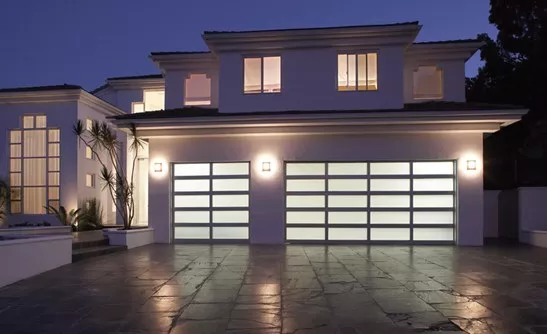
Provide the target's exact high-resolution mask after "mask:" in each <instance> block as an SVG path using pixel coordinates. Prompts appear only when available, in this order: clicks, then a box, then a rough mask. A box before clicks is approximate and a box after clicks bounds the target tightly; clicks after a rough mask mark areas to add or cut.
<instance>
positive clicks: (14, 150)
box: [10, 144, 21, 158]
mask: <svg viewBox="0 0 547 334" xmlns="http://www.w3.org/2000/svg"><path fill="white" fill-rule="evenodd" d="M10 157H12V158H20V157H21V145H20V144H15V145H10Z"/></svg>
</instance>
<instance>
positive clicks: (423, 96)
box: [412, 65, 444, 101]
mask: <svg viewBox="0 0 547 334" xmlns="http://www.w3.org/2000/svg"><path fill="white" fill-rule="evenodd" d="M424 67H434V68H435V71H436V72H438V73H439V74H440V79H439V83H438V84H439V90H440V93H439V94H417V92H416V88H417V87H416V82H415V76H416V73H418V72H419V71H420V69H421V68H424ZM417 95H420V96H417ZM412 98H413V99H414V100H419V101H428V100H442V99H444V71H443V69H442V68H440V67H439V66H437V65H419V66H417V67H416V68H415V70H414V71H412Z"/></svg>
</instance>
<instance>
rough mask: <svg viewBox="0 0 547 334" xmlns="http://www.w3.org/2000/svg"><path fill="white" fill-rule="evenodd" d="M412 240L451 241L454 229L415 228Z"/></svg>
mask: <svg viewBox="0 0 547 334" xmlns="http://www.w3.org/2000/svg"><path fill="white" fill-rule="evenodd" d="M414 240H418V241H453V240H454V229H451V228H415V229H414Z"/></svg>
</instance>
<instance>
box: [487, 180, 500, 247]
mask: <svg viewBox="0 0 547 334" xmlns="http://www.w3.org/2000/svg"><path fill="white" fill-rule="evenodd" d="M499 194H500V191H499V190H485V191H484V237H485V238H497V237H498V236H499V234H498V224H499V219H498V210H499V205H498V201H499V198H498V197H499Z"/></svg>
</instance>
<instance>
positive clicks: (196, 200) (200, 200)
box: [174, 195, 209, 208]
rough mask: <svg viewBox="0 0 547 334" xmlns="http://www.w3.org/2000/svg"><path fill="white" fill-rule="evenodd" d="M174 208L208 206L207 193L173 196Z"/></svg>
mask: <svg viewBox="0 0 547 334" xmlns="http://www.w3.org/2000/svg"><path fill="white" fill-rule="evenodd" d="M174 207H175V208H203V207H207V208H208V207H209V195H198V196H195V195H193V196H192V195H184V196H183V195H177V196H175V203H174Z"/></svg>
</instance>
